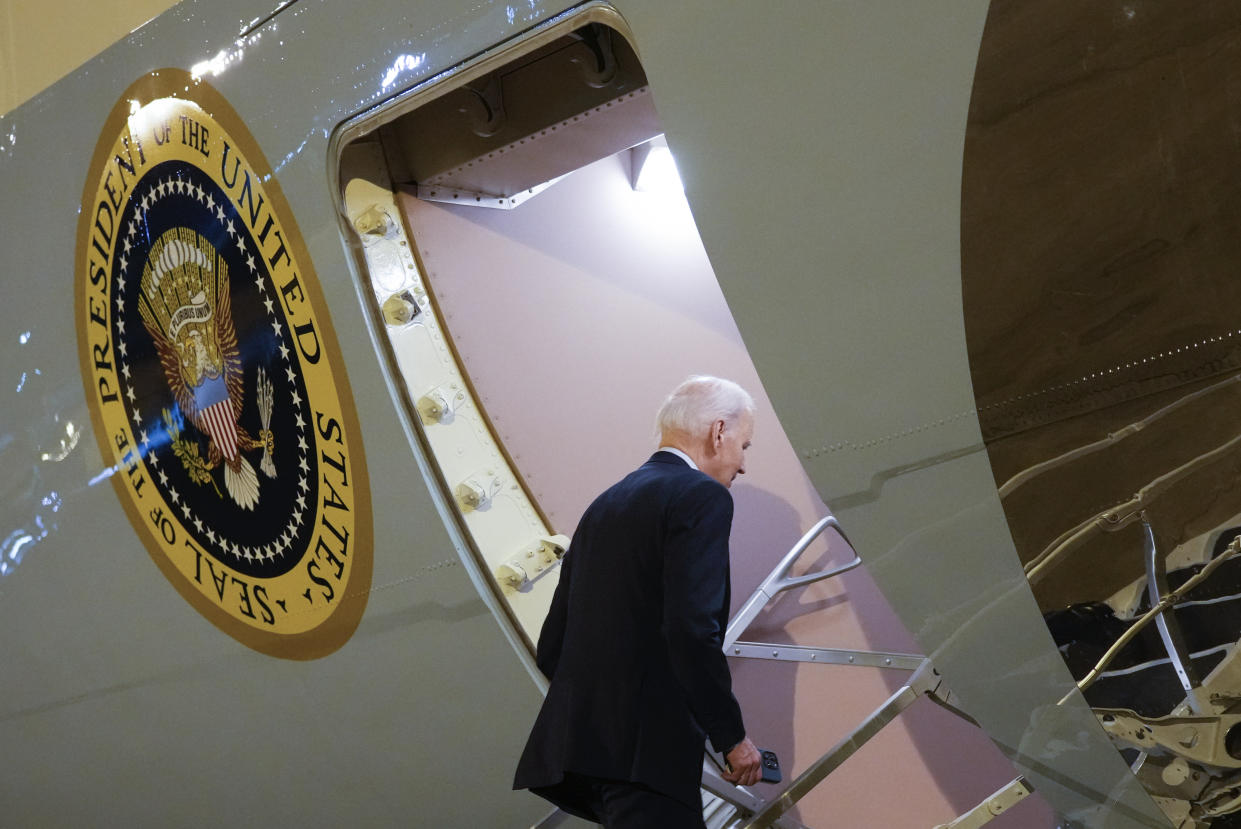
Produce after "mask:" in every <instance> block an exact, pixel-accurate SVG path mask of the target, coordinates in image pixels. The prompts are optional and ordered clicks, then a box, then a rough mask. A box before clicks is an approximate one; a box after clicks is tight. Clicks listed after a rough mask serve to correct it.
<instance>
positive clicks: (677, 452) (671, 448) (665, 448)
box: [659, 446, 702, 471]
mask: <svg viewBox="0 0 1241 829" xmlns="http://www.w3.org/2000/svg"><path fill="white" fill-rule="evenodd" d="M659 451H660V452H670V453H672V454H673V455H676V456H677V457H678V458H680V459H681V460H683V461H685V462H686V463H687V464H689V468H690V469H698V464H696V463H694V459H693V458H691V457H690V456H689V455H687V454H685V453H684V452H682V451H681V450H680V449H677V448H676V447H675V446H661V447H659ZM699 471H702V470H699Z"/></svg>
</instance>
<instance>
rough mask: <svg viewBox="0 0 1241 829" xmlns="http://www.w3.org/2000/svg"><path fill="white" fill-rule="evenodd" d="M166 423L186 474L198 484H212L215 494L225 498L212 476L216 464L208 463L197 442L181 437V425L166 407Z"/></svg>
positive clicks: (175, 452)
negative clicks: (200, 452)
mask: <svg viewBox="0 0 1241 829" xmlns="http://www.w3.org/2000/svg"><path fill="white" fill-rule="evenodd" d="M164 425H165V426H167V427H168V436H169V437H170V438H172V452H173V454H174V455H176V456H177V459H178V460H180V461H181V466H183V467H184V468H185V474H187V475H189V476H190V480H191V481H193V482H194V483H196V484H200V485H201V484H211V488H212V489H214V490H215V494H216V495H217V496H219V497H221V498H223V497H224V496H223V494H221V492H220V488H219V487H218V486H216V485H215V480H214V479H212V477H211V469H212V466H214V464H212V465H208V463H207V461H206V460H205V459H204V458H203V457H202V456H201V455H200V454H198V443H197V442H194V443H191V442H190V441H188V440H185V439H184V438H182V437H181V427H180V426H179V425H178V424H177V421H176V420H175V419H174V418H173V416H172V412H170V411H169V410H168V409H164Z"/></svg>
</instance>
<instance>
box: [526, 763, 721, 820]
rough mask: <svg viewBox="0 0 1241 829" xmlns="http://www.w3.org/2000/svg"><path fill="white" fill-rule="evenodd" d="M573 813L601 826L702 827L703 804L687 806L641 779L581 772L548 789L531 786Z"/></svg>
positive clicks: (570, 775) (568, 775)
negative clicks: (616, 778)
mask: <svg viewBox="0 0 1241 829" xmlns="http://www.w3.org/2000/svg"><path fill="white" fill-rule="evenodd" d="M532 791H534V792H535V793H536V794H540V795H542V796H544V797H546V798H548V799H549V800H551V801H552V802H553V803H555V804H556V805H558V806H560V808H562V809H564V810H565V811H566V812H568V813H569V814H572V815H576V816H578V817H581V818H585V819H586V820H593V821H595V822H596V823H600V824H602V825H603V827H604V829H705V826H706V824H704V823H703V820H702V806H701V805H699V806H697V807H692V806H689V805H687V804H685V803H682V802H681V801H679V800H675V799H673V798H671V797H668V796H667V795H666V794H661V793H660V792H657V791H655V790H654V789H652V788H650V787H649V786H644V785H643V784H641V783H631V782H628V781H625V780H601V779H599V778H597V777H587V776H585V775H580V774H572V773H569V774H566V775H565V779H564V780H563V781H562V782H561V783H559V784H558V785H556V786H553V787H549V788H548V789H532Z"/></svg>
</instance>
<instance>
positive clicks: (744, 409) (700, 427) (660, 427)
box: [655, 374, 754, 435]
mask: <svg viewBox="0 0 1241 829" xmlns="http://www.w3.org/2000/svg"><path fill="white" fill-rule="evenodd" d="M742 414H747V415H749V416H751V417H753V416H754V398H753V397H751V396H750V394H749V392H747V391H746V390H745V389H743V388H741V386H738V385H737V384H736V383H734V382H733V381H732V380H724V379H722V378H720V377H710V376H707V375H703V374H695V375H694V376H692V377H689V378H687V379H686V380H685V381H684V382H682V383H681V385H679V386H677V387H676V388H675V389H673V390H672V393H671V394H669V395H668V397H667V398H666V399H665V400H664V403H663V405H662V406H660V407H659V413H658V414H657V415H655V430H656V431H657V432H658V433H659V434H661V435H663V434H668V433H670V432H681V433H683V434H687V435H700V434H703V433H704V432H706V431H707V430H708V429H710V428H711V424H712V423H714V422H715V421H717V420H723V421H724V422H725V423H728V424H730V425H731V424H733V423H736V422H737V420H738V419H739V418H740V417H741V416H742Z"/></svg>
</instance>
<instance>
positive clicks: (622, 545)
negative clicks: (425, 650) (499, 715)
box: [513, 377, 761, 829]
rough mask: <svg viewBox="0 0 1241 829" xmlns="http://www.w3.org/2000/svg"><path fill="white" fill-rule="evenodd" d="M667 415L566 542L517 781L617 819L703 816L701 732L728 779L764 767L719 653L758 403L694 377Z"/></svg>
mask: <svg viewBox="0 0 1241 829" xmlns="http://www.w3.org/2000/svg"><path fill="white" fill-rule="evenodd" d="M658 427H659V431H660V435H661V444H662V445H661V446H660V448H659V451H657V452H656V453H655V454H654V455H652V456H651V458H650V460H648V461H647V462H646V463H645V464H643V465H642V466H641V467H640V468H638V469H637V470H636V471H634V472H632V473H630V474H629V475H628V476H627V477H625V478H624V479H623V480H622V481H620V482H619V483H617V484H615V485H614V486H612V487H611V488H610V489H608V490H607V491H606V492H604V493H603V494H602V495H600V496H599V497H598V498H597V499H595V501H594V503H592V504H591V505H590V507H589V508H588V509H587V510H586V513H585V514H584V515H583V516H582V520H581V522H580V523H579V524H578V528H577V532H576V533H575V534H574V536H573V542H572V545H571V548H570V550H569V552H568V553H567V554H566V555H565V558H564V563H563V566H562V569H561V573H560V583H559V585H558V586H557V588H556V593H555V596H554V598H553V599H552V605H551V610H550V611H549V613H548V616H547V620H546V621H545V622H544V624H543V630H542V632H541V634H540V635H539V643H538V655H537V662H538V666H539V669H540V670H541V671H542V672H543V673H544V674H545V675H546V676H547V678H548V679H549V680H551V686H550V688H549V689H548V692H547V698H546V699H545V700H544V702H543V707H542V710H541V711H540V712H539V716H538V719H537V720H536V721H535V724H534V729H533V731H532V732H531V734H530V739H529V741H528V742H527V744H526V749H525V752H524V753H523V754H522V757H521V761H520V763H519V765H518V768H517V776H516V780H515V781H514V784H513V785H514V788H528V789H530V790H531V791H533V792H535V793H537V794H539V795H542V796H543V797H546V798H547V799H548V800H551V801H552V802H553V803H555V804H557V805H558V806H560V807H561V808H563V809H564V810H565V811H567V812H570V813H571V814H575V815H578V816H580V817H584V818H586V819H588V820H594V821H596V822H599V823H602V824H603V825H604V826H606V827H608V829H638V828H639V827H640V828H641V829H664V828H665V827H666V829H673V828H674V827H702V826H703V819H702V801H701V794H700V791H699V786H700V785H701V782H702V756H703V754H702V753H703V739H704V737H708V738H710V740H711V744H712V746H713V747H714V748H715V750H716V751H719V752H721V753H723V754H724V756H725V759H726V760H727V762H728V765H729V767H730V769H731V771H729V772H728V773H727V774H726V775H725V777H726V778H727V779H729V780H730V781H731V782H733V783H736V784H738V785H751V784H753V783H756V782H758V780H759V777H760V775H761V765H760V764H761V758H760V755H759V752H758V750H757V749H756V748H755V746H754V744H753V743H752V742H751V741H750V740H749V739H748V738H747V737H746V734H745V727H744V725H743V724H742V720H741V709H740V707H739V706H738V705H737V700H736V698H735V697H734V696H733V694H732V689H731V686H732V680H731V676H730V675H729V670H728V663H727V662H726V661H725V658H724V654H723V652H722V651H721V643H722V640H723V635H724V629H725V627H726V626H727V622H728V605H729V578H728V536H729V531H730V529H731V526H732V516H733V503H732V496H731V495H730V494H729V491H728V487H729V486H731V484H732V482H733V479H735V478H736V477H737V476H738V475H741V474H743V473H744V472H745V450H746V449H747V448H748V447H749V445H750V440H751V438H752V436H753V432H754V401H753V399H752V398H751V397H750V395H749V394H747V393H746V392H745V391H744V390H743V389H742V388H741V387H740V386H738V385H737V384H735V383H732V382H730V381H728V380H721V379H719V378H715V377H691V378H689V379H688V380H686V381H685V382H684V383H682V384H681V385H680V386H678V387H677V388H676V389H675V390H674V391H673V392H672V394H670V395H669V396H668V398H667V400H665V401H664V404H663V406H662V407H661V408H660V411H659V416H658Z"/></svg>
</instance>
